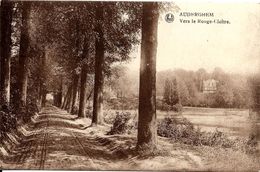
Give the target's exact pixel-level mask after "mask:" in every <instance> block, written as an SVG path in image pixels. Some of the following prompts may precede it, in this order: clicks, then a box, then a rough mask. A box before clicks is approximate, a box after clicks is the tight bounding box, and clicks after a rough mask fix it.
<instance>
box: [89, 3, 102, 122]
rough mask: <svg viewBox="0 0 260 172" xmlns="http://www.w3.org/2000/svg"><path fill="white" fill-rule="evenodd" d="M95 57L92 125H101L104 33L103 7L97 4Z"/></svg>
mask: <svg viewBox="0 0 260 172" xmlns="http://www.w3.org/2000/svg"><path fill="white" fill-rule="evenodd" d="M96 20H97V22H96V28H95V30H96V32H97V36H96V40H95V47H96V55H95V84H94V100H93V118H92V125H97V124H99V123H102V110H103V107H102V106H103V87H104V76H103V69H104V62H105V59H104V56H105V46H104V33H103V28H102V23H103V22H104V5H103V4H102V3H100V4H99V6H97V8H96Z"/></svg>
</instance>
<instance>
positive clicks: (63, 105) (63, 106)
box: [61, 86, 71, 109]
mask: <svg viewBox="0 0 260 172" xmlns="http://www.w3.org/2000/svg"><path fill="white" fill-rule="evenodd" d="M70 89H71V86H69V87H68V90H67V93H66V95H65V98H64V101H63V104H62V106H61V108H62V109H65V107H66V104H67V101H68V97H69V93H70Z"/></svg>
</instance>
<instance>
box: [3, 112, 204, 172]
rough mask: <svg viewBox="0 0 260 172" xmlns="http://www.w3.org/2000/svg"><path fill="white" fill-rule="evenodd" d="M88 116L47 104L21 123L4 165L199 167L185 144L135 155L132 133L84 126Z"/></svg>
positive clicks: (82, 168)
mask: <svg viewBox="0 0 260 172" xmlns="http://www.w3.org/2000/svg"><path fill="white" fill-rule="evenodd" d="M89 124H90V121H89V119H84V120H79V119H76V116H73V115H70V114H68V113H67V112H65V111H62V110H60V109H58V108H55V107H46V108H44V109H43V110H42V112H41V113H40V114H39V115H37V117H36V118H35V121H33V123H32V124H31V125H29V126H27V127H24V128H23V127H22V128H21V131H22V133H23V136H22V137H21V138H22V139H21V140H19V141H18V142H19V143H18V144H15V145H14V146H13V147H12V149H10V150H11V151H10V152H9V153H8V155H6V156H5V157H4V160H3V168H4V169H41V170H43V169H71V170H155V169H168V170H172V169H177V170H178V169H179V170H185V169H200V168H201V167H202V163H201V158H200V157H199V156H198V155H196V152H195V153H194V152H193V151H191V150H187V148H180V149H181V150H179V149H174V147H173V145H172V144H170V143H168V142H164V141H162V140H161V141H160V145H162V146H163V147H168V149H170V150H171V151H170V152H171V154H170V155H167V156H155V157H149V158H141V159H140V158H138V157H136V156H133V155H131V154H128V150H130V149H131V148H133V147H134V146H135V142H136V140H135V136H123V135H115V136H107V135H104V133H106V131H107V130H108V129H109V127H108V126H102V127H96V128H87V126H88V125H89Z"/></svg>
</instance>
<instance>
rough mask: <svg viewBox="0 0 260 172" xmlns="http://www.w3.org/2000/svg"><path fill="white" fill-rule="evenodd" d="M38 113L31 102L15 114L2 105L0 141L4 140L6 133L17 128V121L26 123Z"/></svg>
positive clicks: (35, 106) (0, 111) (0, 112)
mask: <svg viewBox="0 0 260 172" xmlns="http://www.w3.org/2000/svg"><path fill="white" fill-rule="evenodd" d="M37 112H39V109H38V107H37V105H36V104H35V103H33V102H28V104H27V105H26V106H25V107H22V108H20V109H19V112H15V111H13V110H12V108H11V109H9V108H8V107H7V106H5V105H3V106H2V107H1V109H0V123H1V125H0V139H3V138H5V136H6V133H8V132H10V131H11V130H13V129H16V128H17V125H18V121H21V122H22V123H27V122H29V121H30V119H31V117H32V116H33V115H34V114H35V113H37Z"/></svg>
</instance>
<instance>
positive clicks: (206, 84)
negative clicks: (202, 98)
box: [202, 79, 218, 93]
mask: <svg viewBox="0 0 260 172" xmlns="http://www.w3.org/2000/svg"><path fill="white" fill-rule="evenodd" d="M217 83H218V81H216V80H215V79H208V80H205V81H203V84H202V92H203V93H215V92H216V91H217Z"/></svg>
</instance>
